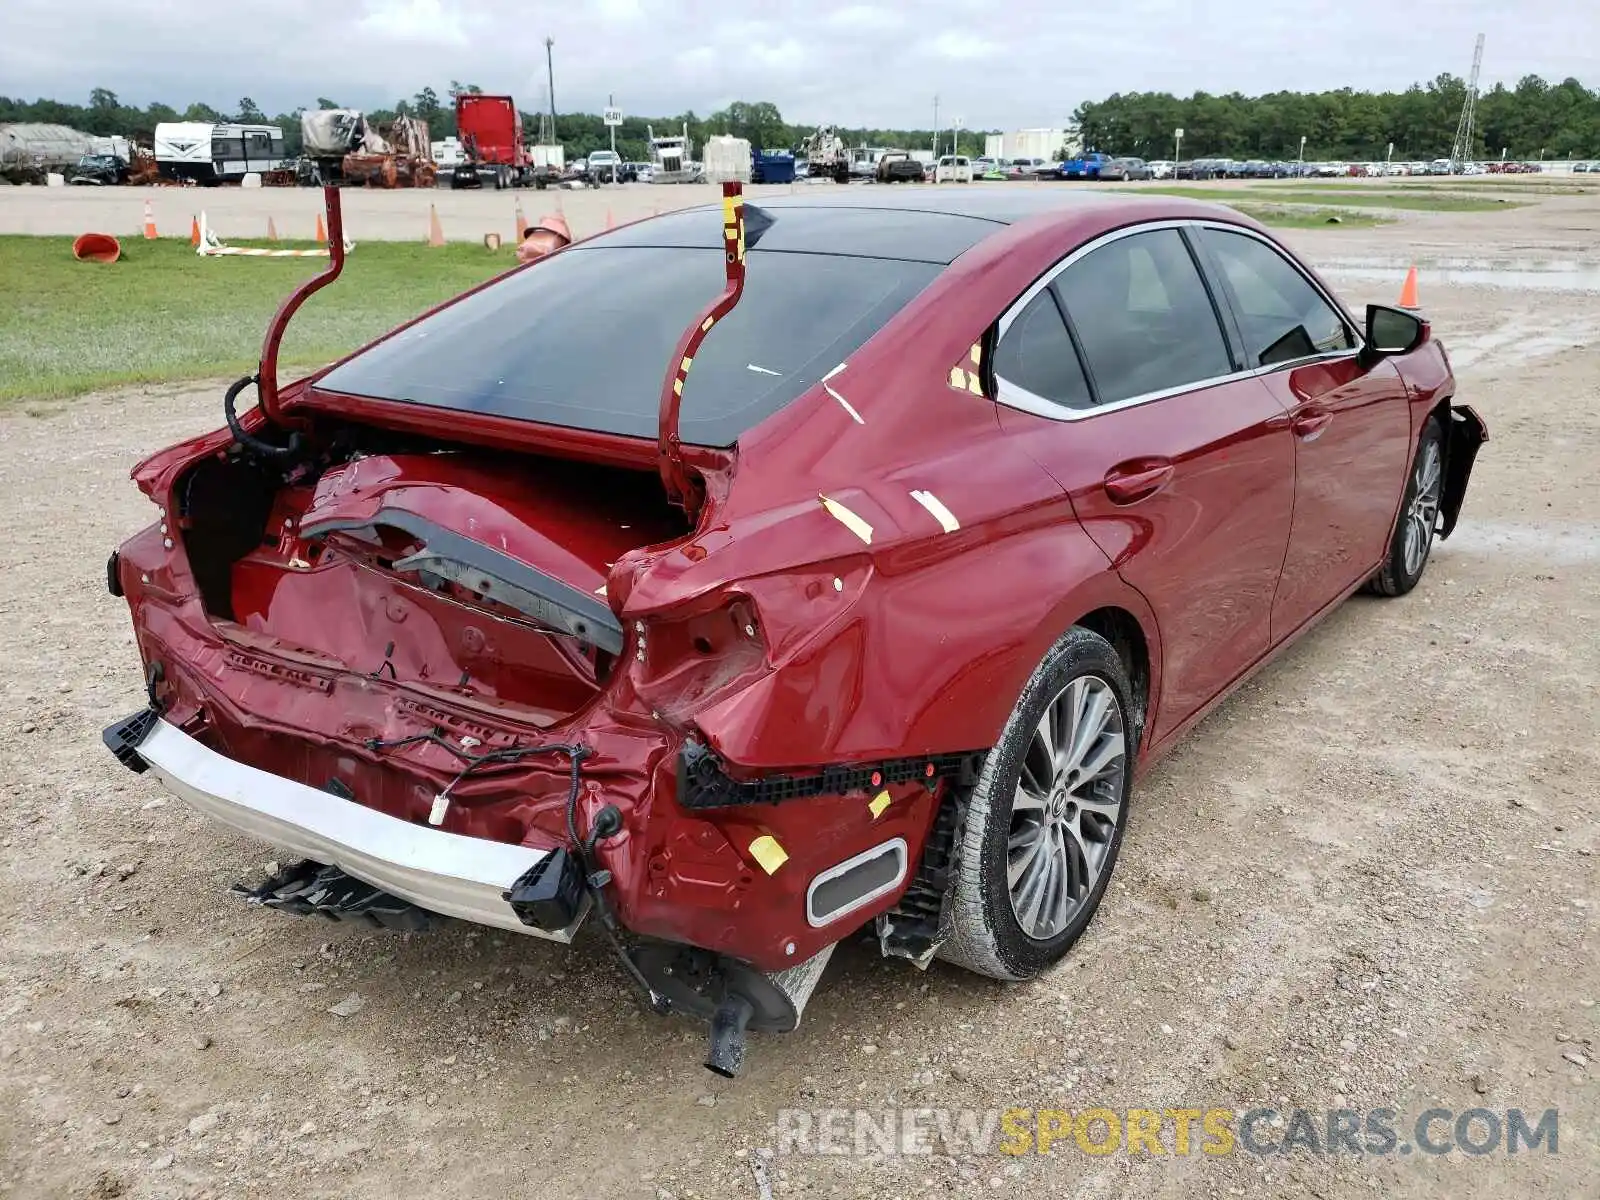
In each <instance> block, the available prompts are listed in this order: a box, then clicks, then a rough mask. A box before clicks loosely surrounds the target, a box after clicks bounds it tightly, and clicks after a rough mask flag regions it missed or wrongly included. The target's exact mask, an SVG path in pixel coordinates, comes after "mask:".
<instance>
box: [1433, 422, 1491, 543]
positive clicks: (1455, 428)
mask: <svg viewBox="0 0 1600 1200" xmlns="http://www.w3.org/2000/svg"><path fill="white" fill-rule="evenodd" d="M1488 440H1489V428H1488V426H1487V425H1485V424H1484V423H1483V418H1482V417H1480V416H1479V415H1478V414H1477V412H1476V411H1474V410H1473V409H1472V408H1471V406H1469V405H1466V404H1456V405H1452V406H1451V408H1450V421H1449V423H1448V424H1447V425H1446V426H1445V431H1444V490H1443V492H1442V493H1441V494H1440V497H1439V537H1440V538H1441V539H1442V538H1447V537H1449V536H1450V533H1451V531H1452V530H1454V529H1455V527H1456V519H1457V518H1458V517H1459V516H1460V515H1461V503H1462V501H1463V500H1465V499H1466V496H1467V481H1468V480H1469V479H1470V478H1471V477H1472V464H1473V463H1474V462H1476V461H1477V458H1478V447H1480V446H1482V445H1483V444H1484V443H1485V442H1487V441H1488Z"/></svg>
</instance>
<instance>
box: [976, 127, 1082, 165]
mask: <svg viewBox="0 0 1600 1200" xmlns="http://www.w3.org/2000/svg"><path fill="white" fill-rule="evenodd" d="M1063 145H1066V146H1068V148H1069V149H1071V150H1073V151H1074V152H1075V151H1076V150H1077V149H1078V148H1079V146H1078V139H1077V138H1076V137H1074V136H1073V135H1072V134H1071V133H1069V132H1068V131H1067V130H1065V129H1018V130H1016V131H1015V132H1013V133H991V134H989V135H988V136H986V137H985V138H984V142H983V153H984V155H985V157H987V158H1007V159H1010V158H1047V159H1054V158H1056V157H1057V156H1058V155H1059V154H1060V153H1061V147H1062V146H1063Z"/></svg>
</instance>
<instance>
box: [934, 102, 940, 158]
mask: <svg viewBox="0 0 1600 1200" xmlns="http://www.w3.org/2000/svg"><path fill="white" fill-rule="evenodd" d="M933 157H934V159H935V160H936V161H937V159H938V157H939V94H938V93H937V92H935V93H934V95H933Z"/></svg>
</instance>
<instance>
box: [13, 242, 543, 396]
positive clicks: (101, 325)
mask: <svg viewBox="0 0 1600 1200" xmlns="http://www.w3.org/2000/svg"><path fill="white" fill-rule="evenodd" d="M235 244H239V245H247V244H252V243H235ZM296 245H297V244H296V243H283V248H291V247H295V246H296ZM305 245H309V243H305V244H303V245H301V248H304V246H305ZM71 247H72V239H70V238H64V237H48V238H47V237H0V279H3V280H5V281H6V286H5V289H4V292H5V298H4V302H3V304H0V403H4V402H6V401H14V400H17V399H21V398H28V399H39V400H46V399H58V398H61V397H65V396H74V395H79V394H81V393H83V392H89V391H94V390H96V389H99V388H106V387H115V386H119V385H125V384H134V383H159V382H167V381H172V380H182V379H203V378H210V377H215V376H226V375H243V374H246V373H248V372H250V371H251V370H252V369H253V368H254V367H255V365H256V360H257V359H258V358H259V356H260V353H261V338H262V335H263V333H264V332H265V331H266V326H267V321H268V319H269V318H270V317H271V316H272V314H273V312H274V311H276V309H277V307H278V305H279V304H280V303H281V302H282V301H283V299H284V297H285V296H287V295H288V294H289V293H290V292H291V291H292V290H293V289H294V288H295V286H296V285H297V284H298V283H299V282H300V281H301V280H303V279H306V278H308V277H309V276H311V275H314V274H316V273H317V272H318V271H319V270H321V269H322V268H324V267H326V266H327V260H326V259H317V258H301V259H293V258H290V259H263V258H201V257H199V255H197V254H195V252H194V250H193V249H192V248H191V247H190V246H189V244H188V243H187V242H186V241H179V240H176V239H163V240H160V241H155V242H147V241H144V240H142V239H139V238H123V239H122V250H123V256H122V259H121V261H119V262H116V263H113V264H111V265H110V266H102V265H100V264H98V263H80V262H77V261H75V260H74V259H73V257H72V249H71ZM515 264H516V259H515V257H514V254H513V252H512V250H511V248H510V247H506V248H504V249H502V250H500V251H499V252H498V253H494V254H491V253H490V252H488V251H487V250H485V249H484V248H483V247H482V246H477V245H469V244H457V243H452V244H450V245H448V246H444V247H441V248H438V249H430V248H429V247H427V246H424V245H420V244H413V243H401V242H363V243H362V244H361V245H360V246H358V247H357V248H356V249H355V250H354V251H353V252H352V253H351V254H350V257H349V258H348V259H347V260H346V262H345V268H344V274H343V275H342V276H341V277H340V278H339V279H338V280H336V281H335V282H334V283H333V284H331V285H330V286H329V287H327V288H325V289H324V290H322V291H321V292H318V293H317V294H316V295H315V296H313V297H312V298H311V299H310V300H309V301H307V302H306V304H305V306H304V307H302V308H301V310H300V311H299V313H297V314H296V315H295V318H294V320H293V321H291V322H290V324H289V330H288V333H287V335H286V336H285V338H284V343H283V349H282V351H281V354H280V360H279V361H280V362H281V363H282V364H283V365H284V366H286V367H296V366H298V367H308V366H320V365H321V364H323V363H327V362H330V361H332V360H333V359H335V358H338V357H339V356H341V355H343V354H345V353H346V352H348V351H350V350H352V349H354V348H355V347H357V346H359V345H361V344H362V343H363V342H366V341H368V340H370V339H371V338H373V337H376V336H377V335H378V334H380V333H382V332H384V331H385V330H386V329H389V328H390V327H391V326H393V325H395V324H397V323H398V322H400V321H402V320H404V319H405V318H407V317H410V316H414V315H415V314H417V313H419V312H421V311H423V310H424V309H426V308H428V307H430V306H431V305H434V304H437V303H438V302H439V301H441V300H445V299H448V298H449V297H450V296H453V295H455V294H457V293H458V292H461V291H464V290H465V289H466V288H468V287H470V286H472V285H473V284H475V283H478V282H480V281H482V280H484V279H486V278H488V277H489V276H491V275H494V274H496V273H497V272H499V271H503V270H506V269H508V268H510V267H512V266H514V265H515Z"/></svg>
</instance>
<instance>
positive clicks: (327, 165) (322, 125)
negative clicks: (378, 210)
mask: <svg viewBox="0 0 1600 1200" xmlns="http://www.w3.org/2000/svg"><path fill="white" fill-rule="evenodd" d="M300 132H301V137H302V139H303V141H304V143H305V154H306V158H307V160H309V162H310V164H311V171H312V172H314V174H315V175H316V178H315V179H310V180H307V182H312V183H325V184H326V183H338V184H344V185H347V186H359V185H362V184H365V185H366V186H367V187H381V188H395V187H420V188H428V187H432V186H433V184H434V180H435V179H436V177H437V176H438V167H437V165H436V164H435V163H434V161H433V150H432V148H431V145H430V143H429V141H428V125H427V122H426V121H419V120H417V119H416V118H414V117H409V116H406V115H404V114H402V115H400V116H398V117H396V118H395V119H394V122H393V123H392V124H391V125H389V126H388V127H387V128H385V129H382V130H379V129H377V128H375V127H373V126H372V125H369V124H368V123H367V120H366V118H365V117H364V116H363V115H362V114H361V113H360V112H358V111H356V110H355V109H351V108H327V109H319V110H316V111H313V112H307V113H305V114H304V115H302V116H301V118H300Z"/></svg>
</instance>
